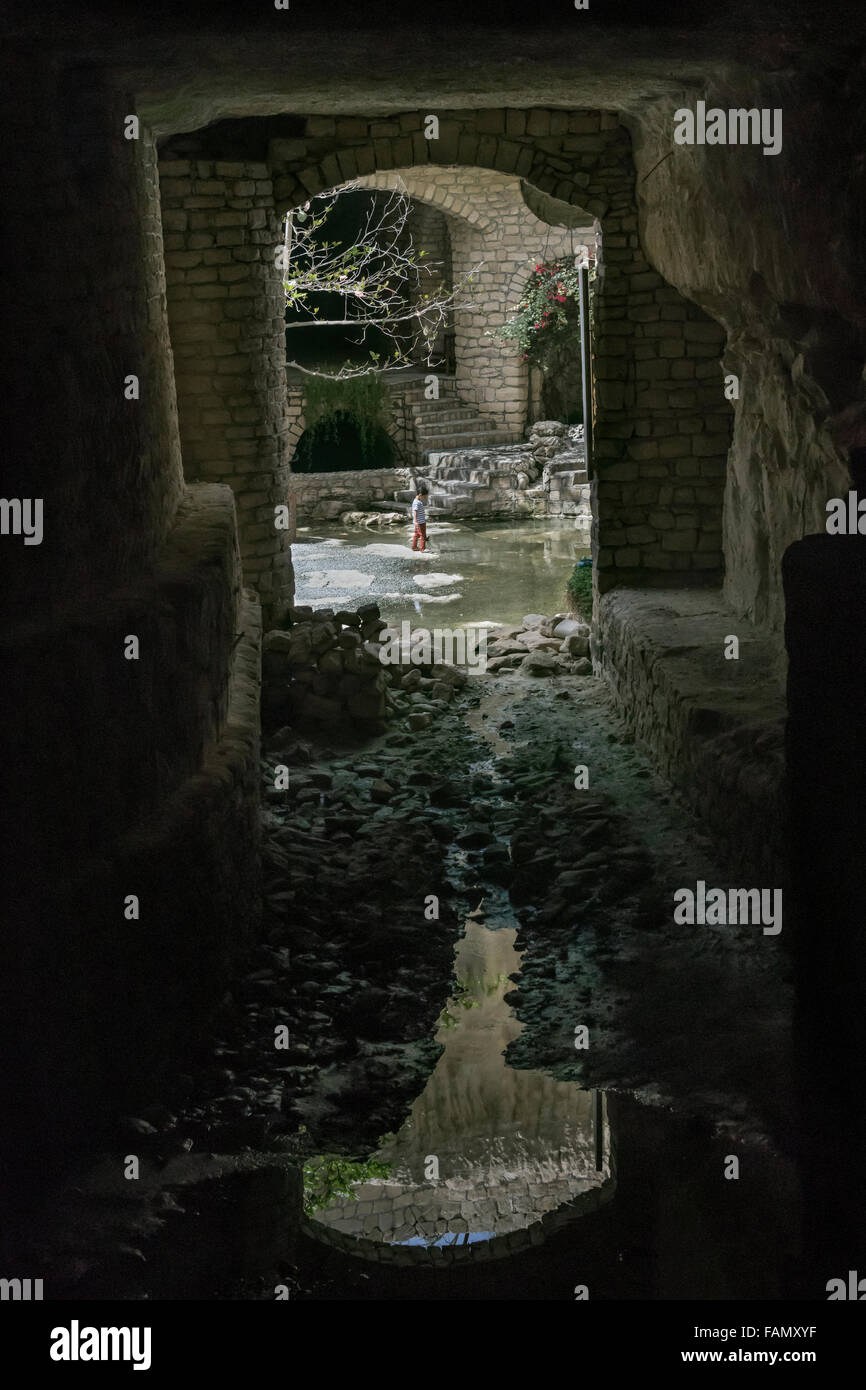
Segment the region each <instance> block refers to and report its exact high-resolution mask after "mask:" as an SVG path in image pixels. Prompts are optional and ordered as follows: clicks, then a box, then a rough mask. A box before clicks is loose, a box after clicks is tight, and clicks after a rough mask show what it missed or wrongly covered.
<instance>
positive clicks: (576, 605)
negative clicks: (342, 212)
mask: <svg viewBox="0 0 866 1390" xmlns="http://www.w3.org/2000/svg"><path fill="white" fill-rule="evenodd" d="M565 587H566V589H567V590H568V597H569V599H570V600H571V603H572V606H573V609H574V612H576V613H582V614H583V615H584V616H585V617H587V618H588V617H591V615H592V565H591V564H587V563H586V562H585V561H584V560H578V562H577V564H576V565H575V567H574V569H573V570H572V572H571V575H570V576H569V580H568V583H567V584H566V586H565Z"/></svg>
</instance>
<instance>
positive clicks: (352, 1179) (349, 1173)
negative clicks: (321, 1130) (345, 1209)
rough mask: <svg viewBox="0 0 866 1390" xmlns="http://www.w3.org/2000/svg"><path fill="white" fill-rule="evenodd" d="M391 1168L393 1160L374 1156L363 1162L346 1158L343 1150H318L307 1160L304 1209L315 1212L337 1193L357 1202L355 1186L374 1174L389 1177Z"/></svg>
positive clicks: (307, 1213) (310, 1214) (309, 1212)
mask: <svg viewBox="0 0 866 1390" xmlns="http://www.w3.org/2000/svg"><path fill="white" fill-rule="evenodd" d="M390 1172H391V1164H390V1163H382V1162H380V1161H379V1160H378V1159H375V1158H370V1159H367V1160H365V1161H364V1162H361V1163H359V1162H356V1161H355V1160H354V1159H351V1158H344V1157H343V1156H342V1154H319V1155H318V1156H317V1157H316V1158H310V1159H308V1160H307V1162H306V1163H305V1164H304V1173H303V1176H304V1212H305V1213H306V1215H307V1216H312V1214H313V1212H316V1211H321V1209H322V1207H326V1206H328V1205H329V1204H330V1203H331V1202H332V1201H333V1200H334V1198H335V1197H348V1198H349V1199H350V1200H351V1201H353V1202H357V1200H358V1197H357V1194H356V1193H355V1192H353V1191H352V1188H353V1186H357V1185H358V1184H360V1183H363V1182H369V1180H370V1179H371V1178H387V1177H388V1176H389V1175H390Z"/></svg>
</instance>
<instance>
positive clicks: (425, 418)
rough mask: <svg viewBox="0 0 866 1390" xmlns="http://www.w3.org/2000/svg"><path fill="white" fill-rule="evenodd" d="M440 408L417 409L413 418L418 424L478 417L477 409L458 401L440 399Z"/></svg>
mask: <svg viewBox="0 0 866 1390" xmlns="http://www.w3.org/2000/svg"><path fill="white" fill-rule="evenodd" d="M437 404H438V405H439V406H440V407H441V408H440V409H439V410H425V411H423V412H422V413H419V412H418V410H417V409H416V411H415V414H414V415H413V416H412V419H413V421H414V423H415V424H416V425H428V424H437V425H438V424H440V423H441V422H442V421H443V420H469V419H472V418H473V417H475V418H477V411H475V410H474V409H473V407H472V406H471V405H460V404H459V403H458V402H457V401H438V402H437Z"/></svg>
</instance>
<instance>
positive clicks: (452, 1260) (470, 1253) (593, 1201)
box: [299, 1173, 617, 1269]
mask: <svg viewBox="0 0 866 1390" xmlns="http://www.w3.org/2000/svg"><path fill="white" fill-rule="evenodd" d="M616 1190H617V1180H616V1176H615V1174H614V1173H611V1174H610V1175H609V1176H608V1177H606V1178H605V1180H604V1182H602V1183H599V1185H598V1187H592V1188H590V1189H589V1190H588V1191H587V1192H582V1193H580V1194H579V1195H578V1196H577V1197H574V1198H573V1199H572V1200H571V1201H570V1202H567V1203H565V1204H564V1205H563V1206H560V1207H557V1208H556V1209H555V1210H554V1211H550V1212H546V1213H545V1214H544V1215H543V1216H541V1217H540V1218H539V1219H537V1220H536V1221H534V1222H532V1223H531V1224H530V1225H527V1226H523V1227H521V1228H520V1229H518V1230H516V1231H511V1232H509V1233H508V1234H505V1235H499V1236H494V1237H493V1238H492V1239H491V1240H488V1241H478V1242H473V1243H472V1244H471V1245H450V1246H445V1247H442V1248H435V1247H434V1248H431V1247H429V1246H412V1245H389V1244H387V1243H386V1242H384V1241H374V1240H370V1239H368V1238H367V1237H365V1236H353V1235H347V1234H345V1233H344V1232H341V1231H335V1230H333V1229H332V1228H331V1227H329V1226H326V1225H325V1224H324V1222H321V1221H316V1220H315V1219H314V1218H312V1217H310V1216H307V1215H301V1216H300V1218H299V1225H300V1229H301V1231H302V1232H303V1234H304V1235H305V1236H308V1237H309V1238H310V1239H311V1240H314V1241H316V1242H318V1243H319V1244H321V1245H327V1246H330V1247H331V1248H332V1249H336V1250H339V1251H340V1252H341V1253H342V1254H344V1255H351V1256H354V1257H355V1258H356V1259H360V1260H368V1261H375V1262H376V1263H382V1264H393V1265H399V1266H402V1267H403V1268H415V1269H417V1268H419V1267H422V1268H423V1267H425V1266H426V1267H429V1266H430V1265H431V1264H432V1265H433V1266H434V1267H435V1266H440V1265H444V1264H455V1265H456V1264H465V1263H469V1262H471V1263H473V1264H474V1263H476V1262H477V1261H478V1260H479V1259H482V1260H496V1259H507V1258H509V1257H511V1256H513V1255H516V1254H518V1253H519V1252H520V1251H521V1250H528V1249H530V1248H534V1247H536V1246H537V1245H539V1244H541V1243H543V1242H545V1241H547V1240H549V1239H550V1238H551V1237H552V1236H554V1235H555V1234H556V1232H557V1231H560V1230H561V1229H562V1228H563V1227H564V1226H570V1225H572V1224H573V1223H574V1222H575V1221H578V1220H579V1219H580V1218H581V1217H582V1216H588V1215H590V1213H592V1212H595V1211H599V1210H600V1209H601V1208H602V1207H604V1206H606V1205H607V1203H608V1202H610V1201H611V1200H612V1199H613V1198H614V1197H615V1195H616Z"/></svg>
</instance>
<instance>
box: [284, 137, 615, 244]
mask: <svg viewBox="0 0 866 1390" xmlns="http://www.w3.org/2000/svg"><path fill="white" fill-rule="evenodd" d="M491 140H492V149H490V150H489V151H486V152H485V156H484V157H479V156H476V157H475V158H473V159H469V160H456V161H455V160H452V159H450V158H448V157H446V156H443V157H441V158H440V157H435V151H433V153H434V157H433V158H430V157H428V158H427V159H426V160H423V161H418V162H414V163H413V162H409V163H406V162H403V163H395V162H393V159H394V158H396V157H397V156H396V153H395V152H396V150H397V149H398V146H399V142H397V141H394V142H393V150H392V153H391V154H390V155H389V153H387V152H386V151H383V150H382V149H379V148H377V146H379V145H381V144H382V143H383V142H382V141H373V142H371V143H370V144H369V145H367V146H366V147H365V146H363V145H362V146H357V145H352V146H347V147H345V148H344V149H335V150H334V151H333V153H332V154H331V155H329V156H328V157H327V158H326V159H324V160H323V161H322V162H321V163H320V164H316V165H311V166H308V167H307V168H305V169H302V170H299V171H298V174H297V176H296V177H294V178H293V177H292V176H286V175H284V176H283V177H276V178H275V181H274V199H275V205H276V209H277V212H278V213H279V214H280V216H284V215H285V213H286V212H288V211H289V210H290V209H291V208H293V207H298V206H299V205H300V204H301V203H303V202H305V201H306V200H307V199H308V198H310V197H315V196H317V195H318V194H320V193H326V192H328V191H329V190H330V189H333V188H339V187H340V186H341V185H343V184H345V183H347V182H350V181H352V180H354V179H357V178H360V179H367V178H375V179H377V180H378V179H379V178H381V177H382V176H383V175H384V176H385V177H386V178H387V175H388V174H398V173H399V172H401V171H404V170H405V171H407V172H409V171H411V173H412V174H423V172H424V170H425V169H430V170H431V171H432V170H438V169H442V168H447V167H453V166H454V165H455V164H456V165H458V166H459V167H462V168H467V167H469V168H479V169H489V170H491V171H492V172H494V173H500V174H507V175H510V176H513V175H514V174H515V173H516V170H515V167H514V162H513V160H512V157H511V142H510V141H508V140H506V139H505V138H500V137H491ZM437 143H439V142H437V141H430V142H429V144H430V145H431V146H435V145H436V144H437ZM351 169H357V171H358V172H356V173H346V172H345V171H346V170H351ZM527 182H528V183H530V184H531V185H534V186H535V187H536V188H538V189H539V191H540V192H542V193H547V194H550V195H551V197H554V198H556V199H558V200H559V201H560V202H565V203H570V204H572V205H573V206H575V207H579V208H581V210H583V211H586V212H589V213H591V214H592V215H593V216H594V217H599V218H600V217H603V216H604V215H605V214H606V213H607V211H608V207H609V205H608V203H607V201H606V200H605V199H602V198H598V197H595V196H593V197H590V198H589V199H587V197H586V195H585V193H584V192H583V190H582V187H581V181H580V180H577V181H576V180H575V179H573V178H571V177H569V176H568V175H567V174H565V173H564V171H563V170H562V169H560V168H558V167H556V166H554V165H552V164H549V163H547V162H546V161H545V162H543V163H542V164H541V165H540V166H536V167H534V168H533V170H532V175H531V177H528V178H527ZM368 186H370V187H373V186H375V185H368ZM386 186H393V185H386ZM413 196H418V195H414V194H413ZM421 201H424V199H423V198H422V199H421ZM434 205H435V206H437V207H438V206H440V204H438V203H434ZM449 210H450V209H448V208H444V207H443V208H442V211H449ZM453 211H454V215H455V216H461V217H463V218H464V219H465V220H466V221H467V222H472V223H473V224H475V225H477V226H485V227H489V225H490V224H489V222H488V221H487V219H485V218H484V217H483V214H480V213H479V212H478V210H477V208H473V206H472V203H471V201H470V200H469V199H463V200H461V206H460V207H459V208H454V209H453Z"/></svg>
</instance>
